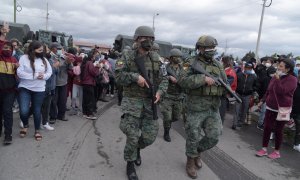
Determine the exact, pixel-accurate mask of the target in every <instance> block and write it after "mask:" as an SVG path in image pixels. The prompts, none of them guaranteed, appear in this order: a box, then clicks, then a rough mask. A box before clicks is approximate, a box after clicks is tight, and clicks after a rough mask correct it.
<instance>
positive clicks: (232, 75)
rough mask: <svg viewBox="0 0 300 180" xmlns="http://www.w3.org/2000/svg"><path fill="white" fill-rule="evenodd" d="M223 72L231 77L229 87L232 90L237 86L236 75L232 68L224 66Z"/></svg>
mask: <svg viewBox="0 0 300 180" xmlns="http://www.w3.org/2000/svg"><path fill="white" fill-rule="evenodd" d="M225 74H226V76H227V78H228V77H231V78H233V82H232V83H231V84H230V87H231V89H232V90H233V91H235V90H236V88H237V76H236V72H235V71H234V69H232V68H226V69H225Z"/></svg>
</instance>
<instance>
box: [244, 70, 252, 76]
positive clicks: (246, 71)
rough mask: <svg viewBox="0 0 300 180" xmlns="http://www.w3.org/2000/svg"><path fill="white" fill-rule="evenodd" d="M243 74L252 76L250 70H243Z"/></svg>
mask: <svg viewBox="0 0 300 180" xmlns="http://www.w3.org/2000/svg"><path fill="white" fill-rule="evenodd" d="M244 73H245V74H248V75H249V74H252V72H251V70H245V71H244Z"/></svg>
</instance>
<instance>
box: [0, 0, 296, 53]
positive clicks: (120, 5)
mask: <svg viewBox="0 0 300 180" xmlns="http://www.w3.org/2000/svg"><path fill="white" fill-rule="evenodd" d="M269 1H270V0H268V2H269ZM1 3H2V5H1V9H0V15H1V19H3V20H9V21H12V20H13V14H12V10H13V6H12V1H4V2H1ZM18 3H19V4H20V5H21V6H22V8H23V9H22V11H21V12H19V13H17V15H18V16H17V21H18V22H20V23H26V24H28V25H29V26H30V27H31V29H32V30H38V29H45V26H46V18H45V17H46V3H47V1H46V0H18ZM261 4H262V1H261V0H247V1H244V0H229V1H222V0H202V1H199V0H189V1H184V0H164V1H162V0H152V1H146V0H124V1H117V0H73V1H67V0H61V1H59V2H54V1H49V14H50V15H49V29H51V30H55V31H62V32H66V33H67V34H72V35H73V37H74V38H75V39H81V40H82V39H85V40H88V41H91V42H99V43H106V44H109V45H111V44H112V43H113V41H114V38H115V37H116V35H118V34H125V35H133V34H134V30H135V28H136V27H138V26H140V25H148V26H150V27H152V23H153V16H154V14H155V13H159V15H158V16H155V34H156V39H159V40H164V41H170V42H171V43H174V44H184V45H186V46H189V47H190V46H192V47H193V46H194V44H195V43H196V41H197V39H198V38H199V36H201V35H203V34H210V35H212V36H214V37H216V39H217V40H218V42H219V47H220V48H219V49H220V51H222V50H225V47H227V53H232V54H233V55H234V56H240V57H242V56H243V54H244V53H246V52H248V51H249V50H252V51H254V50H255V47H256V40H257V32H258V26H259V21H260V15H261V10H262V6H261ZM298 7H300V1H299V0H276V1H273V4H272V5H271V6H270V7H268V8H266V9H265V16H264V23H263V29H262V36H261V45H260V51H259V55H260V56H264V55H266V54H273V53H275V52H278V53H289V52H293V54H300V43H299V42H300V36H299V32H300V22H299V21H300V20H299V19H300V11H298ZM220 53H221V52H220Z"/></svg>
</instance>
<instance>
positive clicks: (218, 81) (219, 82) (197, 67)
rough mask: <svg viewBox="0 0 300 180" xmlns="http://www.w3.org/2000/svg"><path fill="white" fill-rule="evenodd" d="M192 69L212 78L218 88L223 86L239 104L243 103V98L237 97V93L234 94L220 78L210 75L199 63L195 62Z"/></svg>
mask: <svg viewBox="0 0 300 180" xmlns="http://www.w3.org/2000/svg"><path fill="white" fill-rule="evenodd" d="M192 69H194V70H195V71H196V72H198V73H200V74H204V75H205V76H207V77H210V78H212V79H213V80H214V81H215V84H216V85H217V86H223V87H224V88H225V89H226V90H227V91H228V92H229V94H230V95H232V96H233V97H234V98H235V99H236V100H237V102H238V103H242V100H241V98H239V97H238V96H237V95H236V93H235V92H233V91H232V90H231V88H230V87H229V86H228V85H227V84H226V83H225V82H224V81H223V80H222V79H221V78H220V77H215V76H213V75H211V74H210V73H208V72H207V71H205V69H204V68H203V67H202V66H201V65H200V64H199V63H198V62H197V61H194V63H193V65H192Z"/></svg>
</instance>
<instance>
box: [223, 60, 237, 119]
mask: <svg viewBox="0 0 300 180" xmlns="http://www.w3.org/2000/svg"><path fill="white" fill-rule="evenodd" d="M221 63H222V64H223V67H224V69H225V73H226V76H227V81H228V83H229V84H230V87H231V89H232V90H233V91H235V90H236V87H237V76H236V73H235V70H234V69H233V65H232V63H233V59H232V58H231V57H229V56H224V57H223V58H222V60H221ZM228 103H229V101H228V99H227V97H225V96H222V97H221V106H220V116H221V119H222V123H224V118H225V113H226V109H227V106H228Z"/></svg>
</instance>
